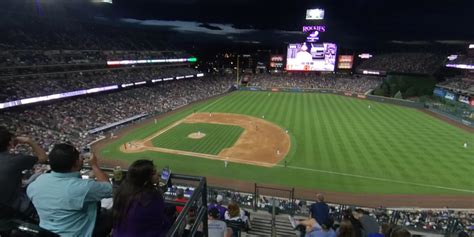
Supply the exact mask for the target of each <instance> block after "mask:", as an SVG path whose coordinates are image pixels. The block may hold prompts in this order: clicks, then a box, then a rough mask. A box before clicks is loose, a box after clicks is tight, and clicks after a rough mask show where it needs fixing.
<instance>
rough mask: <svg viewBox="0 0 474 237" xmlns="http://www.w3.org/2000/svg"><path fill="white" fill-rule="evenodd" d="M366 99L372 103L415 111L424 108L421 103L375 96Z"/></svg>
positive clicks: (368, 96)
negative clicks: (387, 104) (392, 105)
mask: <svg viewBox="0 0 474 237" xmlns="http://www.w3.org/2000/svg"><path fill="white" fill-rule="evenodd" d="M367 99H368V100H372V101H377V102H383V103H389V104H394V105H401V106H406V107H411V108H416V109H422V108H424V107H425V106H424V104H423V103H418V102H413V101H409V100H401V99H396V98H389V97H383V96H376V95H367Z"/></svg>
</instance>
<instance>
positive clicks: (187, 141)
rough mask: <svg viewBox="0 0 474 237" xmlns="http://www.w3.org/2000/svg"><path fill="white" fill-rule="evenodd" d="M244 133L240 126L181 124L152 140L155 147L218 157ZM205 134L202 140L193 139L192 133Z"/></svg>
mask: <svg viewBox="0 0 474 237" xmlns="http://www.w3.org/2000/svg"><path fill="white" fill-rule="evenodd" d="M243 131H244V129H243V128H241V127H238V126H230V125H222V124H209V123H181V124H179V125H177V126H176V127H173V128H171V129H170V130H168V131H166V132H165V133H163V134H160V136H158V137H155V138H154V139H153V140H152V144H153V146H156V147H163V148H168V149H174V150H181V151H192V152H197V153H204V154H211V155H217V154H219V152H220V151H222V150H223V149H225V148H228V147H231V146H232V145H234V143H235V142H236V141H237V139H238V138H239V136H240V134H242V132H243ZM198 132H200V133H203V134H205V136H204V137H203V138H201V139H192V138H189V137H188V135H189V134H191V133H198Z"/></svg>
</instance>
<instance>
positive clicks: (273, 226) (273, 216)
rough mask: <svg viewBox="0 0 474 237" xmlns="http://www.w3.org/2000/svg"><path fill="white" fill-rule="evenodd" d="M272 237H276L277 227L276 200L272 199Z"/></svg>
mask: <svg viewBox="0 0 474 237" xmlns="http://www.w3.org/2000/svg"><path fill="white" fill-rule="evenodd" d="M271 225H272V232H271V233H272V237H276V226H275V198H272V223H271Z"/></svg>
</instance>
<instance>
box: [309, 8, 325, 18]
mask: <svg viewBox="0 0 474 237" xmlns="http://www.w3.org/2000/svg"><path fill="white" fill-rule="evenodd" d="M322 19H324V9H319V8H316V9H308V10H306V20H322Z"/></svg>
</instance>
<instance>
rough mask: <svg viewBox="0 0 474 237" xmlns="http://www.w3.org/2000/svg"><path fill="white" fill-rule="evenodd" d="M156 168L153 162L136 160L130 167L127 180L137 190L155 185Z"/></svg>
mask: <svg viewBox="0 0 474 237" xmlns="http://www.w3.org/2000/svg"><path fill="white" fill-rule="evenodd" d="M155 174H156V168H155V165H154V164H153V161H151V160H136V161H135V162H133V163H132V164H131V165H130V167H128V174H127V178H126V180H127V181H128V183H129V184H130V185H133V186H135V187H137V188H139V187H143V186H147V185H148V186H149V185H153V177H154V176H155Z"/></svg>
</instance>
